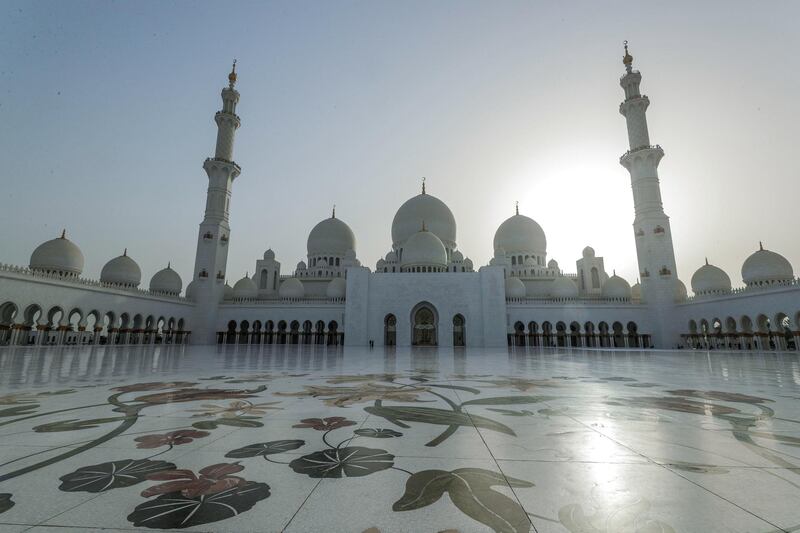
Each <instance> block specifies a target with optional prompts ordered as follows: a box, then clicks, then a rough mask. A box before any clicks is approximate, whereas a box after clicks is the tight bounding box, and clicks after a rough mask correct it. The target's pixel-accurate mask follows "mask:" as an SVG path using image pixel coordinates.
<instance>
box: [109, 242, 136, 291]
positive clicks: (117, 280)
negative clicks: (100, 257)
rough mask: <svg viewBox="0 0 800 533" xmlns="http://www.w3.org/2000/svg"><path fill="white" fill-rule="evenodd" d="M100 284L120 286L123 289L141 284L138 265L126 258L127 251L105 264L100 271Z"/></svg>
mask: <svg viewBox="0 0 800 533" xmlns="http://www.w3.org/2000/svg"><path fill="white" fill-rule="evenodd" d="M100 282H101V283H108V284H110V285H122V286H125V287H138V286H139V283H141V282H142V269H141V268H139V265H138V264H137V263H136V261H134V260H133V259H131V258H130V257H128V249H127V248H126V249H125V252H124V253H123V254H122V255H120V256H119V257H115V258H114V259H112V260H111V261H109V262H108V263H106V264H105V266H104V267H103V270H101V271H100Z"/></svg>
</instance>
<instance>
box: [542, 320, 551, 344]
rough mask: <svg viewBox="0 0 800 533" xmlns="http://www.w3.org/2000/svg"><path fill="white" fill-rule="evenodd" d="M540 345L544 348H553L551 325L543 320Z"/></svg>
mask: <svg viewBox="0 0 800 533" xmlns="http://www.w3.org/2000/svg"><path fill="white" fill-rule="evenodd" d="M542 343H543V344H544V346H547V347H550V346H553V325H552V324H551V323H550V322H548V321H547V320H545V321H544V322H542Z"/></svg>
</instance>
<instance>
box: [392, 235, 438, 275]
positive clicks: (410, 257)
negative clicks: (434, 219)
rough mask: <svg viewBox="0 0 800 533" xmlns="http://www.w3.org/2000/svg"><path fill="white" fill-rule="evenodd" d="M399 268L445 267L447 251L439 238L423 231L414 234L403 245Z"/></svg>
mask: <svg viewBox="0 0 800 533" xmlns="http://www.w3.org/2000/svg"><path fill="white" fill-rule="evenodd" d="M400 264H401V266H403V267H405V266H437V267H445V266H447V251H446V250H445V249H444V244H442V241H441V240H439V237H437V236H436V235H434V233H433V232H431V231H428V230H427V229H423V230H422V231H418V232H416V233H415V234H414V235H412V236H411V237H409V239H408V240H407V241H406V242H405V244H404V245H403V258H402V260H401V263H400Z"/></svg>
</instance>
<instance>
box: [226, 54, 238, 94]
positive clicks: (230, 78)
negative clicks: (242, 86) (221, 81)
mask: <svg viewBox="0 0 800 533" xmlns="http://www.w3.org/2000/svg"><path fill="white" fill-rule="evenodd" d="M234 85H236V60H235V59H234V60H233V67H232V68H231V73H230V74H228V87H230V88H231V89H233V86H234Z"/></svg>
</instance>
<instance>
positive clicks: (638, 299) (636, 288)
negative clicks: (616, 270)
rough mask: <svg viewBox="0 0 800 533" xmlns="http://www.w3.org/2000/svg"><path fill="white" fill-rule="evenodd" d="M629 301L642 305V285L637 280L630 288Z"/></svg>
mask: <svg viewBox="0 0 800 533" xmlns="http://www.w3.org/2000/svg"><path fill="white" fill-rule="evenodd" d="M631 301H633V302H634V303H637V304H640V303H642V284H641V283H639V281H638V280H637V281H636V283H634V284H633V285H632V286H631Z"/></svg>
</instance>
